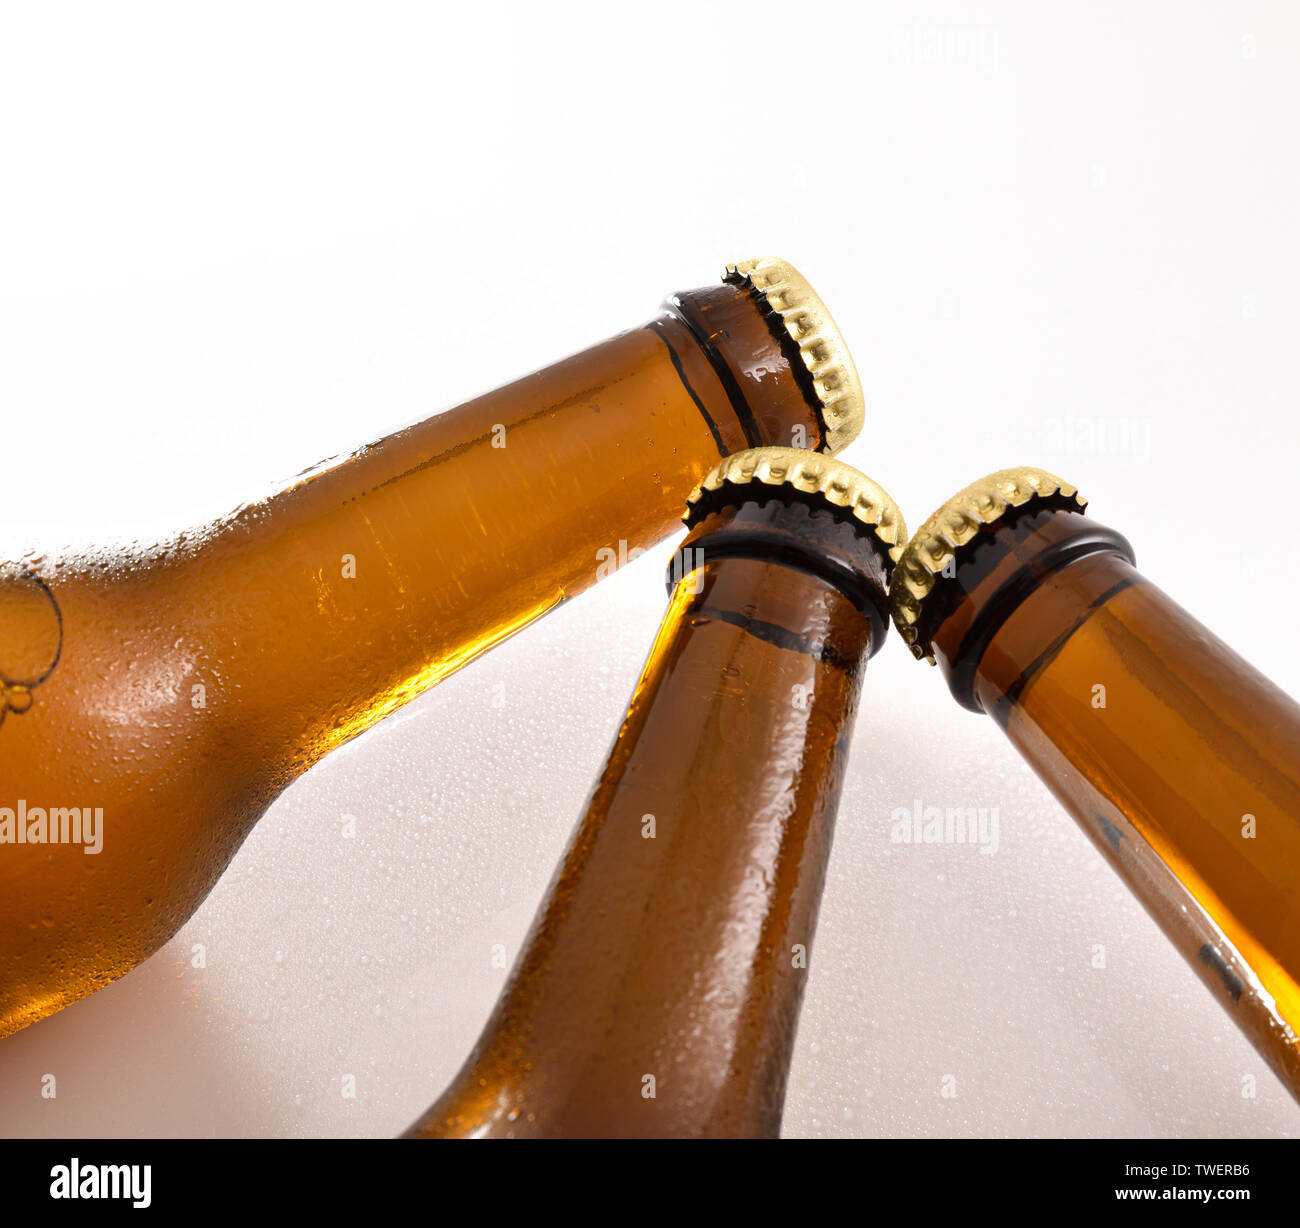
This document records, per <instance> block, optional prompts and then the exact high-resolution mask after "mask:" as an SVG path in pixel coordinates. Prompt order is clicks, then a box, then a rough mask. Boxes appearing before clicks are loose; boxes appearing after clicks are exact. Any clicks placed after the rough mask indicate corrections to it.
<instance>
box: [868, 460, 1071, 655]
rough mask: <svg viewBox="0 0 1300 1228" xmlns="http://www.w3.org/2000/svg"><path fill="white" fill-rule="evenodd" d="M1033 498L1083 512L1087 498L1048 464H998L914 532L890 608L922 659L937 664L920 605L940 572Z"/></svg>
mask: <svg viewBox="0 0 1300 1228" xmlns="http://www.w3.org/2000/svg"><path fill="white" fill-rule="evenodd" d="M1034 500H1040V501H1047V502H1049V503H1052V504H1055V506H1057V507H1059V508H1062V509H1063V510H1066V511H1072V512H1082V511H1083V508H1084V506H1085V505H1086V504H1087V502H1088V501H1087V500H1086V499H1085V498H1084V497H1083V496H1082V495H1081V494H1079V492H1078V491H1077V490H1075V488H1074V487H1073V486H1071V485H1070V484H1069V482H1065V481H1062V480H1061V479H1060V478H1058V477H1056V476H1055V475H1054V474H1051V473H1048V472H1046V471H1045V470H1043V469H1030V468H1021V469H999V470H998V471H997V473H990V474H989V475H988V477H985V478H981V479H980V480H979V481H978V482H972V483H971V484H970V485H969V486H967V487H966V488H965V490H962V491H959V492H958V493H957V494H955V495H954V496H953V497H952V498H951V499H949V500H948V502H947V503H945V504H944V505H943V506H942V507H941V508H940V509H939V510H938V511H937V512H935V513H934V515H933V516H931V517H930V519H929V520H927V521H926V522H925V523H924V524H923V525H922V526H921V527H920V528H919V529H917V531H916V532H915V533H914V534H913V535H912V540H911V541H909V542H908V543H907V546H906V548H905V549H904V550H903V551H902V555H901V557H900V558H899V560H898V566H897V567H896V568H895V569H894V575H893V579H892V580H891V581H890V585H889V605H890V612H891V613H892V615H893V618H894V625H895V626H896V627H897V628H898V631H899V634H900V635H902V637H903V639H904V640H905V641H906V643H907V646H908V647H909V648H910V649H911V650H912V655H913V656H914V657H916V658H917V659H918V660H924V661H929V662H930V664H931V665H933V664H934V654H933V653H932V652H931V650H930V643H929V639H928V637H926V636H924V635H922V633H921V629H920V627H919V626H918V623H919V622H920V618H921V609H922V606H923V605H924V603H925V599H926V598H927V597H928V596H929V595H930V592H931V590H932V589H933V588H934V586H935V583H936V581H937V580H938V579H939V576H940V574H941V573H943V572H944V571H945V568H946V569H947V572H948V574H949V575H951V574H952V565H953V564H954V560H957V559H959V557H960V555H961V553H962V551H963V550H964V549H965V548H966V547H967V546H969V545H970V544H971V543H972V542H973V541H974V540H975V539H976V537H978V536H979V534H980V533H982V532H983V531H984V530H986V529H987V528H989V526H991V525H995V524H996V523H997V522H998V521H999V520H1000V519H1001V518H1002V517H1003V516H1005V515H1006V513H1007V510H1008V509H1009V508H1018V507H1023V506H1024V505H1025V504H1027V503H1030V502H1033V501H1034Z"/></svg>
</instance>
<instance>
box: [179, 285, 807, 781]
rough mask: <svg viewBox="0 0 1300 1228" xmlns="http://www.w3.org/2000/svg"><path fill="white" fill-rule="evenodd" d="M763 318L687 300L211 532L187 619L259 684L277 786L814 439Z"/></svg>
mask: <svg viewBox="0 0 1300 1228" xmlns="http://www.w3.org/2000/svg"><path fill="white" fill-rule="evenodd" d="M760 306H761V305H760V303H759V302H758V301H757V300H756V299H755V297H754V296H753V295H752V294H751V293H750V292H749V291H748V290H747V289H746V288H745V287H744V286H742V285H733V284H723V285H720V286H717V287H712V288H708V289H704V290H698V291H692V292H690V293H686V294H680V295H677V296H675V297H674V298H673V300H672V302H671V304H670V306H669V307H668V308H667V309H666V310H665V311H664V312H663V313H662V314H661V315H659V316H658V317H656V319H654V320H652V321H650V322H649V323H648V324H646V325H643V326H641V327H639V328H634V329H632V330H630V331H628V332H625V333H622V334H619V335H618V336H615V337H612V338H610V339H609V340H607V341H604V342H602V343H600V344H598V345H595V346H592V347H591V348H590V349H587V350H585V351H583V352H581V353H579V354H576V355H574V356H572V357H570V358H568V359H565V360H563V361H561V362H558V363H556V364H554V365H553V366H550V367H547V368H546V369H544V370H542V371H539V372H537V373H536V374H533V375H530V376H528V377H526V378H524V379H521V380H518V381H516V382H515V383H513V384H509V385H506V386H505V387H503V388H499V389H497V390H495V391H494V392H491V393H488V394H486V395H485V396H482V397H479V398H477V399H476V400H473V401H470V402H467V403H466V404H464V405H461V406H458V407H457V408H455V409H452V410H448V411H446V412H445V413H442V414H439V415H437V416H435V417H433V418H430V419H428V420H427V421H424V422H422V423H419V424H417V425H415V426H412V427H409V428H407V429H406V430H403V431H400V432H398V433H396V434H393V435H390V436H388V437H387V438H385V439H382V440H380V441H378V442H377V443H375V444H373V445H371V446H369V447H367V448H365V449H362V450H361V451H359V452H358V453H356V454H354V455H352V456H349V457H347V458H345V459H343V460H341V461H340V462H338V463H336V464H333V465H331V466H329V467H327V468H322V469H321V470H319V471H318V472H315V473H312V474H311V475H310V476H308V477H306V478H304V479H302V480H300V481H298V482H296V483H295V484H294V485H293V486H291V487H290V488H288V489H286V490H283V491H281V492H280V493H278V494H276V495H274V496H272V497H271V498H270V499H268V500H266V501H263V502H261V503H258V504H255V505H252V506H250V507H246V508H244V509H241V511H240V512H239V513H237V514H236V515H235V516H233V517H232V518H230V519H229V520H228V521H226V522H223V523H222V524H220V525H219V526H217V528H216V531H215V532H211V533H205V534H203V537H202V543H203V544H202V547H201V551H202V566H201V568H198V569H194V568H191V569H188V570H186V571H185V572H184V574H183V575H182V576H181V577H180V578H181V579H182V581H183V583H184V586H185V589H186V591H185V593H184V604H185V605H186V607H187V608H191V609H204V610H206V609H214V608H215V609H221V610H222V611H223V618H224V620H225V621H224V622H223V623H222V625H221V627H220V636H219V637H218V638H219V642H218V643H215V644H214V645H213V646H212V647H213V652H212V653H211V654H209V655H211V656H214V657H216V658H217V659H219V661H220V665H221V668H222V671H223V673H224V674H226V675H227V676H230V677H234V676H236V675H240V674H243V675H245V676H246V677H248V678H250V679H251V678H252V677H255V678H256V683H257V685H256V686H255V687H254V686H252V685H245V686H244V687H243V688H242V690H241V692H240V695H241V696H242V697H243V700H242V709H241V719H242V720H243V721H244V722H245V725H246V727H247V728H248V729H249V737H250V740H251V741H253V742H255V743H256V745H257V746H258V747H259V748H264V747H267V746H273V747H277V748H280V747H282V748H285V754H286V755H287V756H288V761H287V763H285V764H284V765H283V771H284V775H285V779H286V780H287V779H289V778H292V776H293V775H295V774H296V773H298V772H300V771H301V770H303V769H304V768H305V767H306V766H308V765H309V764H310V763H311V762H313V761H315V760H316V759H317V758H319V757H320V756H321V755H322V754H323V753H325V752H326V751H328V750H329V749H331V748H332V747H333V746H336V745H338V744H339V743H340V742H342V741H345V740H347V739H348V738H350V737H353V736H355V735H356V734H357V733H360V732H362V731H363V730H364V729H366V728H368V727H369V726H370V725H372V724H373V723H374V722H375V721H376V720H378V719H380V718H381V717H382V716H384V715H386V714H387V713H388V712H391V711H392V710H393V709H394V708H396V707H398V706H400V705H401V704H403V703H405V702H407V701H408V700H409V699H411V698H413V697H414V696H416V695H418V694H419V693H420V692H421V691H423V690H424V689H426V688H427V687H429V686H431V685H433V684H434V683H436V682H438V681H439V680H440V679H441V678H443V677H445V676H446V675H447V674H449V673H451V672H453V671H454V670H456V669H458V668H459V667H460V666H462V665H464V664H466V663H467V662H468V661H470V660H472V659H473V658H474V657H475V656H477V655H478V654H479V653H481V652H483V651H484V650H486V649H487V648H490V647H491V646H492V645H493V644H495V643H497V642H498V641H500V640H501V639H503V638H505V637H506V636H508V635H511V634H513V633H514V632H515V631H517V630H519V629H521V628H522V627H524V626H526V625H528V624H529V623H530V622H532V621H533V620H534V619H536V618H538V617H539V616H541V615H542V614H544V613H546V612H547V611H548V610H550V609H552V608H554V607H555V606H556V605H558V604H559V603H560V602H562V601H564V600H567V599H568V598H570V597H572V596H573V595H575V594H576V593H580V592H582V591H583V590H584V589H586V588H588V587H589V586H591V585H592V584H594V583H595V582H596V580H598V579H600V578H602V577H603V576H605V575H608V574H610V573H611V572H613V571H614V570H617V568H618V567H620V566H621V565H622V564H623V563H625V562H628V561H630V560H631V559H634V558H635V557H636V556H637V555H638V554H639V553H641V552H643V551H644V550H646V549H648V548H650V547H651V546H653V545H654V544H655V543H656V542H658V541H660V540H662V539H663V538H664V537H666V536H668V535H669V534H671V533H672V532H673V531H674V530H675V529H676V528H677V527H678V524H679V521H678V515H679V513H680V508H681V506H682V505H683V503H684V502H685V499H686V496H687V495H688V494H689V493H690V491H691V490H692V489H693V487H694V486H695V485H696V484H697V483H698V482H699V481H700V480H701V479H702V478H703V477H704V475H705V474H706V473H707V472H708V470H709V469H710V468H712V466H713V465H714V464H716V462H717V460H718V458H719V457H720V456H722V455H725V454H728V453H729V452H731V451H735V450H739V449H743V448H746V447H748V446H750V445H751V444H752V443H753V442H755V441H756V440H757V441H758V442H762V443H789V442H791V440H792V438H799V437H801V436H807V437H808V438H809V439H810V440H813V441H815V440H816V439H817V438H819V435H818V432H819V431H820V427H819V425H818V417H817V412H816V399H815V396H814V395H812V394H810V391H809V389H808V388H807V387H806V386H805V384H804V383H803V382H801V379H800V377H799V373H798V371H796V368H795V366H794V365H793V363H792V358H793V360H798V354H797V352H793V353H792V349H791V347H792V343H790V342H789V339H788V337H787V338H786V339H785V342H784V343H783V342H782V340H781V337H780V336H778V335H777V332H776V331H775V329H774V327H773V323H772V319H771V318H769V317H770V315H771V313H770V312H768V313H767V314H764V311H763V310H761V309H760ZM779 323H780V322H779V320H778V321H777V324H779ZM799 370H802V365H801V364H800V367H799ZM804 374H805V375H806V372H804ZM205 590H211V591H205ZM232 652H233V653H234V655H236V656H239V655H240V654H243V655H244V656H246V657H248V658H249V660H247V661H231V660H230V659H229V654H230V653H232ZM250 709H257V711H256V712H254V713H252V719H251V721H250ZM268 725H269V726H271V728H267V726H268ZM263 753H264V752H263V751H261V750H259V754H263Z"/></svg>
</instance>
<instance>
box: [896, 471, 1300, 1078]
mask: <svg viewBox="0 0 1300 1228" xmlns="http://www.w3.org/2000/svg"><path fill="white" fill-rule="evenodd" d="M1083 504H1084V500H1083V499H1082V497H1080V496H1079V495H1078V494H1077V493H1076V492H1075V489H1074V488H1073V487H1072V486H1069V485H1068V484H1066V483H1064V482H1062V481H1061V480H1060V479H1059V478H1056V477H1053V476H1052V475H1051V474H1049V473H1044V472H1042V471H1041V470H1037V469H1008V470H1003V471H1002V472H999V473H995V474H992V475H991V476H989V477H987V478H985V479H983V480H982V481H979V482H976V483H974V484H973V485H971V486H968V487H967V488H966V489H965V490H963V491H962V492H961V493H960V494H958V495H957V496H956V497H955V498H953V499H951V500H950V501H949V502H948V503H946V504H944V506H943V507H942V508H940V509H939V511H938V512H936V513H935V514H934V515H933V516H932V517H931V518H930V519H929V520H928V521H927V522H926V523H925V524H924V525H923V526H922V527H921V528H920V530H918V532H917V533H916V534H915V535H914V536H913V538H912V540H911V541H910V542H909V543H908V546H907V549H906V550H905V552H904V554H903V557H902V559H901V560H900V562H899V565H898V567H897V569H896V570H895V573H894V578H893V583H892V588H891V594H890V596H891V602H892V608H893V615H894V620H895V622H896V624H897V626H898V629H899V630H900V631H901V632H902V634H903V638H904V639H905V640H906V641H907V642H908V643H909V644H910V645H911V648H912V652H913V653H914V654H915V655H916V656H917V657H921V658H926V659H928V660H930V661H931V662H932V663H933V662H938V664H939V666H940V667H941V669H942V670H943V672H944V674H945V675H946V677H947V679H948V684H949V686H950V687H951V689H952V692H953V694H954V696H955V697H956V698H957V700H958V701H959V702H960V703H962V704H964V705H965V706H966V707H968V708H971V709H972V710H974V711H976V712H987V713H988V714H989V715H991V716H992V717H993V718H994V720H996V721H997V722H998V724H999V725H1001V726H1002V728H1003V729H1004V730H1005V731H1006V734H1007V736H1008V737H1009V738H1010V739H1011V741H1012V742H1013V743H1014V745H1015V746H1016V748H1017V749H1018V750H1019V751H1020V753H1021V754H1022V755H1024V757H1025V758H1026V759H1027V760H1028V761H1029V763H1030V765H1031V766H1032V767H1033V768H1034V770H1035V771H1036V772H1037V773H1038V775H1039V776H1040V777H1042V779H1043V781H1044V782H1045V783H1046V784H1047V785H1048V787H1049V788H1050V789H1051V790H1052V792H1053V793H1055V794H1056V796H1057V798H1059V799H1060V801H1061V803H1062V804H1063V805H1064V806H1065V807H1066V809H1068V810H1069V811H1070V812H1071V813H1072V814H1073V815H1074V817H1075V818H1076V819H1077V820H1078V821H1079V823H1080V824H1081V826H1082V827H1083V828H1084V830H1085V831H1086V832H1087V833H1088V835H1089V836H1090V837H1091V839H1092V841H1093V843H1094V844H1096V846H1097V848H1098V849H1099V850H1100V851H1101V853H1102V854H1103V855H1104V856H1105V857H1106V858H1107V859H1108V860H1109V861H1110V863H1111V864H1112V865H1113V866H1114V867H1115V868H1116V869H1117V870H1118V872H1119V874H1120V875H1121V877H1123V879H1124V880H1125V882H1127V883H1128V885H1129V887H1130V888H1131V889H1132V890H1133V892H1134V893H1135V894H1136V895H1137V896H1138V898H1139V899H1140V900H1141V901H1142V903H1143V904H1144V905H1145V906H1146V908H1147V910H1148V911H1149V912H1150V913H1151V914H1152V916H1153V917H1154V918H1155V919H1156V921H1157V922H1158V923H1159V924H1160V926H1161V927H1162V928H1163V929H1164V931H1165V933H1166V934H1167V935H1168V936H1169V938H1170V939H1171V940H1172V941H1173V943H1174V944H1175V945H1176V946H1177V947H1178V948H1179V950H1181V951H1182V953H1183V954H1184V955H1185V956H1186V958H1187V959H1188V961H1189V962H1190V963H1191V965H1192V967H1193V968H1194V969H1195V970H1196V971H1197V973H1198V974H1199V975H1200V977H1201V979H1202V980H1203V981H1204V982H1205V983H1206V984H1207V985H1208V986H1209V987H1210V989H1211V991H1212V992H1213V993H1214V995H1215V996H1216V997H1217V998H1218V1000H1219V1001H1220V1002H1221V1003H1222V1004H1223V1005H1224V1006H1225V1007H1226V1008H1227V1010H1228V1012H1229V1014H1230V1015H1231V1016H1232V1017H1233V1019H1235V1020H1236V1022H1237V1024H1238V1025H1239V1026H1240V1027H1241V1029H1242V1031H1244V1032H1245V1033H1246V1035H1247V1036H1248V1037H1249V1038H1250V1040H1251V1041H1252V1042H1253V1043H1254V1044H1255V1046H1256V1048H1258V1049H1259V1051H1260V1053H1261V1054H1263V1056H1264V1057H1265V1058H1266V1059H1267V1061H1268V1062H1269V1063H1270V1064H1271V1066H1272V1067H1273V1069H1274V1070H1275V1071H1276V1072H1277V1074H1278V1076H1279V1077H1280V1078H1281V1079H1282V1081H1283V1083H1285V1084H1286V1086H1287V1087H1288V1088H1289V1089H1290V1090H1291V1092H1292V1093H1293V1094H1296V1095H1298V1096H1300V1040H1298V1039H1297V1031H1300V983H1298V982H1300V705H1297V704H1296V703H1294V702H1293V701H1292V700H1291V699H1290V698H1288V697H1287V696H1286V695H1285V694H1283V693H1282V692H1281V691H1280V690H1279V689H1278V688H1277V687H1276V686H1274V685H1273V684H1272V683H1271V682H1270V681H1269V680H1268V679H1267V678H1265V677H1263V676H1262V675H1261V674H1260V673H1258V672H1257V671H1256V670H1255V669H1253V668H1252V667H1251V666H1250V665H1248V664H1247V663H1246V662H1245V661H1243V660H1242V659H1241V658H1240V657H1238V656H1237V655H1236V654H1235V653H1234V652H1233V651H1232V650H1231V649H1230V648H1228V647H1227V645H1226V644H1224V643H1222V642H1221V641H1220V640H1218V639H1216V638H1215V637H1214V636H1213V635H1212V634H1211V633H1210V632H1209V631H1207V630H1206V629H1205V627H1203V626H1202V625H1201V624H1200V623H1198V622H1197V621H1196V620H1195V619H1193V618H1192V617H1191V615H1189V614H1188V613H1187V612H1186V611H1185V610H1183V609H1182V608H1181V607H1179V606H1178V605H1176V604H1175V603H1174V602H1173V601H1171V600H1170V599H1169V598H1168V597H1167V596H1166V595H1165V594H1164V593H1163V592H1161V591H1160V589H1158V588H1157V587H1156V586H1155V585H1154V584H1152V583H1151V582H1150V581H1149V580H1148V579H1146V577H1145V576H1143V575H1142V573H1141V572H1139V571H1138V570H1137V569H1136V567H1135V566H1134V555H1133V551H1132V549H1131V547H1130V546H1129V544H1128V542H1127V541H1126V540H1125V539H1124V538H1123V537H1121V536H1120V535H1119V534H1118V533H1115V532H1114V531H1112V530H1111V529H1107V528H1104V527H1103V526H1101V525H1098V524H1096V523H1095V522H1093V521H1092V520H1090V519H1088V518H1086V517H1085V516H1084V515H1083V514H1082V513H1083Z"/></svg>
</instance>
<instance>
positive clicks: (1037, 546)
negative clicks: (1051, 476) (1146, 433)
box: [918, 503, 1136, 715]
mask: <svg viewBox="0 0 1300 1228" xmlns="http://www.w3.org/2000/svg"><path fill="white" fill-rule="evenodd" d="M1084 560H1088V563H1087V565H1086V566H1084V567H1083V568H1082V569H1081V570H1072V571H1071V579H1072V580H1073V579H1075V578H1076V577H1082V576H1085V575H1086V576H1087V577H1088V578H1089V583H1087V584H1086V585H1085V588H1084V591H1083V592H1082V594H1076V593H1075V592H1074V591H1073V590H1072V591H1071V593H1070V595H1068V596H1066V597H1064V598H1063V599H1061V600H1059V601H1057V602H1055V603H1050V602H1045V601H1044V599H1043V595H1044V593H1047V592H1050V591H1053V590H1052V586H1051V585H1050V584H1049V583H1048V582H1049V580H1050V579H1051V578H1052V577H1054V576H1057V575H1060V574H1062V573H1064V572H1065V571H1066V569H1067V568H1071V569H1073V568H1074V565H1075V564H1079V563H1081V562H1082V561H1084ZM1133 562H1134V556H1133V549H1132V547H1131V546H1130V545H1129V544H1128V542H1127V541H1126V540H1125V539H1124V538H1123V537H1121V536H1120V535H1119V534H1118V533H1116V532H1115V531H1114V530H1113V529H1108V528H1106V527H1105V526H1104V525H1099V524H1097V523H1096V522H1095V521H1093V520H1090V519H1089V518H1087V517H1085V516H1082V515H1080V514H1079V513H1078V512H1077V511H1070V510H1067V509H1066V508H1063V507H1060V506H1052V505H1051V504H1050V503H1048V504H1047V505H1046V506H1044V505H1043V504H1041V503H1035V504H1031V505H1029V506H1028V507H1026V508H1023V509H1012V510H1010V511H1008V512H1007V513H1006V514H1005V515H1004V517H1003V518H1002V520H1000V521H999V522H998V524H997V526H996V527H995V528H994V530H993V531H992V532H990V533H987V534H982V535H981V536H980V537H979V538H977V539H976V541H975V542H974V543H973V544H972V545H971V546H970V547H968V548H967V549H965V550H964V551H963V552H962V555H961V560H960V562H959V564H958V565H957V566H956V568H955V570H954V572H953V574H951V575H946V574H945V575H941V576H940V577H939V578H938V580H937V582H936V584H935V587H934V589H933V591H932V592H931V593H930V595H929V596H928V597H927V598H926V601H925V605H924V606H923V608H922V612H921V619H920V621H919V623H918V629H919V630H920V632H921V634H922V635H923V636H928V637H929V641H930V647H931V651H932V652H933V654H934V659H935V661H936V663H937V664H938V665H939V667H940V669H941V670H942V671H943V673H944V676H945V678H946V679H947V682H948V686H949V688H950V689H951V691H952V693H953V695H954V697H955V698H956V699H957V701H958V702H959V703H960V704H962V705H963V706H964V707H966V708H969V709H971V710H972V711H975V712H983V711H990V712H994V714H995V715H996V714H997V713H996V711H995V707H996V705H998V704H1000V703H1002V701H1003V700H1004V699H1005V697H1007V696H1008V695H1011V696H1014V693H1015V692H1016V691H1017V689H1018V688H1019V687H1022V686H1023V685H1024V684H1025V682H1026V681H1027V679H1028V677H1029V676H1032V674H1033V672H1034V671H1036V670H1037V669H1040V668H1042V666H1043V664H1045V662H1046V661H1047V660H1048V659H1049V658H1050V656H1051V654H1052V652H1053V651H1054V649H1055V648H1056V647H1059V644H1060V643H1062V642H1064V638H1065V637H1068V636H1069V634H1070V629H1071V627H1072V625H1074V623H1075V622H1076V620H1078V619H1079V618H1082V617H1086V615H1087V612H1088V611H1089V610H1090V609H1092V608H1095V605H1094V603H1096V602H1099V601H1102V600H1105V598H1106V596H1107V595H1108V593H1109V591H1110V589H1111V588H1112V587H1113V586H1114V585H1116V584H1121V583H1124V582H1125V580H1126V577H1127V576H1128V575H1133V574H1136V573H1134V572H1133V568H1132V564H1133ZM1026 603H1030V604H1031V605H1032V606H1033V607H1034V616H1033V617H1015V616H1016V614H1017V611H1019V610H1021V609H1022V607H1024V606H1025V605H1026ZM995 642H997V643H998V650H997V651H992V652H991V651H990V648H991V646H992V645H993V644H994V643H995Z"/></svg>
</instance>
